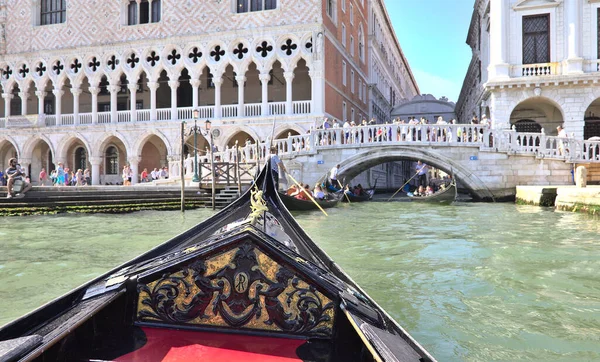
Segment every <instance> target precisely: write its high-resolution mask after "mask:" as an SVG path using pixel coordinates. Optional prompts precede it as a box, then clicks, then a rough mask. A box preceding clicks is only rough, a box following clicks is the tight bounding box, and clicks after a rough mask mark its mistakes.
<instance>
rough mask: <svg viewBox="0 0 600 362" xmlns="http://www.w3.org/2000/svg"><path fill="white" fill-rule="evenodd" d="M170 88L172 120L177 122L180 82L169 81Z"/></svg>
mask: <svg viewBox="0 0 600 362" xmlns="http://www.w3.org/2000/svg"><path fill="white" fill-rule="evenodd" d="M169 87H171V119H172V120H177V119H179V117H178V116H177V88H179V82H178V81H176V80H170V81H169Z"/></svg>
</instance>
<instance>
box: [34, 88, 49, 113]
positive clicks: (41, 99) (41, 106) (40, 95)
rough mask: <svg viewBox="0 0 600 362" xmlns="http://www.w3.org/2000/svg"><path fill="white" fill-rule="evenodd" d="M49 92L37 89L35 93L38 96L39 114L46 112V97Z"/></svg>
mask: <svg viewBox="0 0 600 362" xmlns="http://www.w3.org/2000/svg"><path fill="white" fill-rule="evenodd" d="M47 94H48V93H46V92H44V91H35V95H36V96H37V97H38V116H40V117H41V116H42V115H43V114H44V99H45V98H46V95H47Z"/></svg>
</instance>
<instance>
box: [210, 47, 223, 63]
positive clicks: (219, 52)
mask: <svg viewBox="0 0 600 362" xmlns="http://www.w3.org/2000/svg"><path fill="white" fill-rule="evenodd" d="M224 55H225V50H223V49H221V46H220V45H217V46H216V47H215V49H214V50H213V51H212V52H210V56H211V57H213V58H214V59H215V61H217V62H218V61H219V60H221V57H222V56H224Z"/></svg>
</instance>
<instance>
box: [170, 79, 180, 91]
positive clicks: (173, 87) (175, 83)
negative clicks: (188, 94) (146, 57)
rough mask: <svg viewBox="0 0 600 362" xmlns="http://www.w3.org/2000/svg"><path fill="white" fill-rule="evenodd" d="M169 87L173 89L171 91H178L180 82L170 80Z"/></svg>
mask: <svg viewBox="0 0 600 362" xmlns="http://www.w3.org/2000/svg"><path fill="white" fill-rule="evenodd" d="M169 87H171V89H177V88H179V82H178V81H176V80H170V81H169Z"/></svg>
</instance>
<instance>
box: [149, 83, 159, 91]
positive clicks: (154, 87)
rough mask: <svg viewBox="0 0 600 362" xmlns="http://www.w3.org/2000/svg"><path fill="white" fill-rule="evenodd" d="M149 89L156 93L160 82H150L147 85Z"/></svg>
mask: <svg viewBox="0 0 600 362" xmlns="http://www.w3.org/2000/svg"><path fill="white" fill-rule="evenodd" d="M146 84H147V85H148V88H149V89H150V90H152V91H156V90H157V89H158V82H148V83H146Z"/></svg>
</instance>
